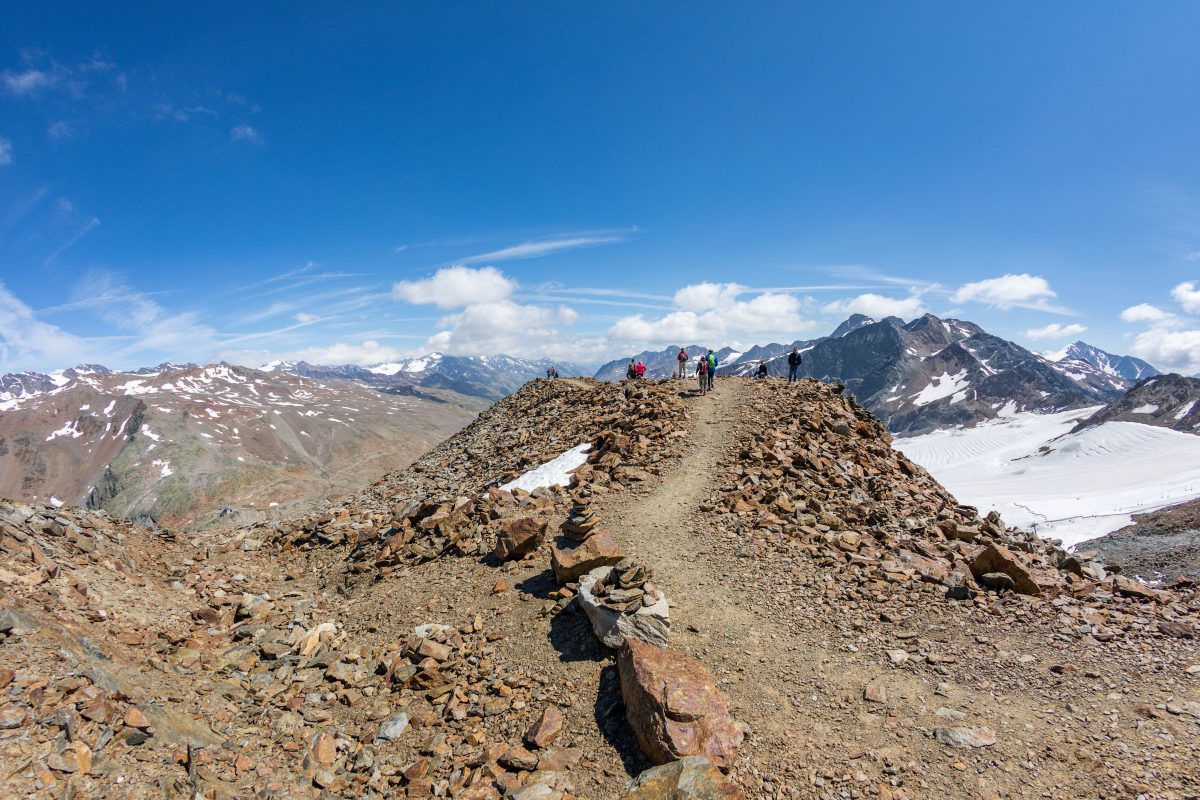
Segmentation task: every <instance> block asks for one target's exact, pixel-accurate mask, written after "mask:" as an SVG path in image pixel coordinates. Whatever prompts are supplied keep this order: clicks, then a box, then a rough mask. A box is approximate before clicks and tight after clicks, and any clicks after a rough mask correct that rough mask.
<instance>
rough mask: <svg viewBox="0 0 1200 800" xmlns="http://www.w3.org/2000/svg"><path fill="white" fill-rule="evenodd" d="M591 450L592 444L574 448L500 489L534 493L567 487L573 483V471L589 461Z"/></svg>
mask: <svg viewBox="0 0 1200 800" xmlns="http://www.w3.org/2000/svg"><path fill="white" fill-rule="evenodd" d="M591 449H592V446H591V445H590V444H581V445H579V446H578V447H572V448H571V449H570V450H568V451H567V452H565V453H563V454H562V455H561V456H559V457H558V458H556V459H554V460H552V461H547V462H546V463H545V464H542V465H541V466H540V467H535V468H534V469H531V470H529V472H526V473H525V474H524V475H522V476H521V477H519V478H517V479H516V480H515V481H509V482H508V483H506V484H504V485H503V486H501V487H500V488H501V489H504V490H505V491H512V490H513V489H524V490H525V491H527V492H532V491H533V490H534V489H538V488H542V487H549V486H555V485H557V486H563V487H565V486H567V485H568V484H570V482H571V470H573V469H578V468H579V467H581V466H583V465H584V463H585V462H586V461H587V452H588V450H591Z"/></svg>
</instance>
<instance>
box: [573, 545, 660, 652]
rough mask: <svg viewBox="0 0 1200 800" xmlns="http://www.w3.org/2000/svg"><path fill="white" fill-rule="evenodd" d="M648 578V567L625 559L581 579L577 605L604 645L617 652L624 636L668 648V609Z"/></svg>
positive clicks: (595, 570)
mask: <svg viewBox="0 0 1200 800" xmlns="http://www.w3.org/2000/svg"><path fill="white" fill-rule="evenodd" d="M650 576H651V573H650V569H649V567H647V566H645V565H644V564H641V563H639V562H637V561H634V560H632V559H628V558H626V559H622V560H621V561H620V562H618V563H617V565H616V566H614V567H599V568H598V569H594V570H592V571H591V572H589V573H588V574H587V575H584V576H583V577H582V578H580V580H579V604H580V606H581V607H582V608H583V611H584V613H585V614H587V617H588V620H589V621H590V622H591V624H592V630H593V631H594V632H595V634H596V636H597V638H599V639H600V641H601V642H603V643H604V644H605V646H607V647H611V648H613V649H616V648H618V647H620V646H621V645H622V644H624V642H625V638H626V637H630V638H633V639H638V640H640V641H643V642H647V643H649V644H653V645H657V646H658V647H666V646H667V640H668V637H669V636H670V633H671V609H670V605H669V603H668V602H667V598H666V595H664V594H663V593H662V591H660V590H659V589H658V588H656V587H655V586H654V584H653V583H652V582H651V581H650Z"/></svg>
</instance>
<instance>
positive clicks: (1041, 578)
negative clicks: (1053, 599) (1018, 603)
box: [971, 544, 1058, 597]
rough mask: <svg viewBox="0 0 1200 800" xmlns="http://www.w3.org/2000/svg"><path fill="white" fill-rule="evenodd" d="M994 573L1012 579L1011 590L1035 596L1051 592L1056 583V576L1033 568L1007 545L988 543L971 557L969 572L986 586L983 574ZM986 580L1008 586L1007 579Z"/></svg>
mask: <svg viewBox="0 0 1200 800" xmlns="http://www.w3.org/2000/svg"><path fill="white" fill-rule="evenodd" d="M996 573H1001V574H1004V575H1007V576H1008V577H1009V578H1011V579H1012V584H1013V585H1012V589H1013V591H1016V592H1019V593H1020V594H1028V595H1033V596H1035V597H1038V596H1042V595H1049V594H1052V593H1053V591H1054V589H1055V588H1056V587H1057V584H1058V581H1057V579H1056V577H1054V576H1050V575H1046V574H1042V573H1040V572H1038V571H1037V570H1035V569H1033V568H1032V567H1030V566H1029V565H1027V564H1026V563H1025V562H1024V561H1022V560H1021V559H1020V558H1019V557H1018V556H1017V555H1016V554H1014V553H1013V552H1012V551H1011V550H1009V549H1008V548H1007V547H1003V546H1001V545H998V544H989V545H987V546H986V547H984V548H983V549H982V550H980V551H979V553H978V554H977V555H976V556H975V557H974V558H973V559H971V574H972V575H974V576H975V580H977V581H979V583H980V584H981V585H984V586H988V585H989V583H988V582H987V581H985V580H984V578H985V576H994V575H995V574H996ZM988 580H990V581H991V584H992V585H995V584H1000V583H1003V584H1004V588H1008V584H1007V581H1001V580H1000V579H999V578H995V577H989V578H988Z"/></svg>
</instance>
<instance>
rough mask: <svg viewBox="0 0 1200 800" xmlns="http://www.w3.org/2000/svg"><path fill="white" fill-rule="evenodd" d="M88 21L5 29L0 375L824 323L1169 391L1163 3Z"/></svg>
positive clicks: (1197, 64)
mask: <svg viewBox="0 0 1200 800" xmlns="http://www.w3.org/2000/svg"><path fill="white" fill-rule="evenodd" d="M123 5H124V7H123V10H122V11H120V12H116V13H114V12H113V11H112V10H111V9H104V8H99V7H97V6H96V5H95V4H83V3H80V4H60V3H43V4H30V3H27V4H24V5H23V7H20V8H15V9H10V10H7V11H6V12H5V24H4V25H3V26H2V28H0V371H7V370H12V369H27V368H31V369H43V370H48V369H54V368H59V367H63V366H67V365H70V364H73V363H75V362H78V361H85V360H86V361H101V362H104V363H107V364H109V365H110V366H113V367H128V366H135V365H141V364H147V363H155V362H157V361H160V360H164V359H174V360H182V359H191V360H202V361H209V360H216V359H227V360H231V361H235V362H239V363H246V364H251V365H255V364H259V363H263V362H265V361H268V360H271V359H273V358H280V357H283V358H296V357H303V358H307V359H309V360H313V361H320V362H325V363H331V362H357V363H374V362H378V361H383V360H389V359H392V358H397V357H400V356H402V355H405V354H415V353H420V352H425V351H427V350H430V349H439V350H443V351H449V352H460V353H494V352H509V353H511V354H514V355H547V356H550V357H553V358H558V359H564V360H565V359H570V360H574V361H578V362H584V363H596V362H598V361H600V360H603V359H606V358H609V357H613V356H617V355H620V354H622V353H626V352H631V351H636V350H640V349H642V348H643V347H646V346H653V347H661V346H665V345H666V344H670V343H672V342H679V341H681V340H686V341H687V342H689V343H690V342H696V343H703V344H708V345H712V346H720V345H724V344H738V343H740V344H748V343H753V342H765V341H772V340H774V341H781V340H782V341H790V340H792V339H795V338H809V337H813V336H816V335H820V334H823V333H827V332H828V331H829V330H830V329H832V327H833V326H834V325H836V324H837V322H838V321H840V320H841V319H842V318H844V317H845V316H846V315H847V314H848V313H850V312H853V311H863V312H866V313H870V314H872V315H875V316H881V315H884V314H887V313H895V314H898V315H900V316H903V317H906V318H911V317H913V316H915V315H918V314H920V313H923V312H925V311H931V312H933V313H936V314H939V315H955V316H959V317H961V318H964V319H970V320H973V321H976V322H979V323H980V324H982V325H984V326H985V327H986V328H988V329H989V330H992V331H993V332H995V333H998V334H1001V335H1004V336H1006V337H1009V338H1013V339H1015V340H1016V341H1018V342H1021V343H1022V344H1025V345H1027V346H1029V347H1032V348H1034V349H1037V350H1052V349H1056V348H1058V347H1061V346H1062V345H1063V344H1065V343H1067V342H1069V341H1071V340H1073V339H1075V338H1083V339H1085V340H1087V341H1089V342H1092V343H1093V344H1097V345H1100V346H1102V347H1104V348H1106V349H1109V350H1113V351H1116V352H1121V353H1125V352H1133V353H1136V354H1138V355H1141V356H1143V357H1145V358H1147V359H1149V360H1150V361H1151V362H1153V363H1155V364H1156V365H1159V366H1161V367H1163V368H1170V369H1180V370H1187V371H1190V372H1195V371H1197V370H1200V289H1198V288H1197V283H1200V159H1198V158H1197V156H1196V143H1197V142H1200V82H1198V81H1197V80H1196V76H1197V75H1200V48H1197V47H1195V40H1194V32H1195V31H1196V30H1198V29H1200V6H1196V5H1195V4H1187V3H1170V4H1168V3H1157V2H1150V3H1141V4H1132V3H1107V2H1087V3H1071V2H1063V3H1054V4H1044V3H1020V2H1012V3H1003V4H999V3H996V4H976V3H958V2H945V3H942V2H919V3H882V2H881V3H853V2H849V3H847V2H836V3H835V2H829V3H797V2H787V3H745V4H732V3H703V2H702V3H694V2H689V3H674V4H672V3H599V4H551V3H503V4H501V3H456V4H444V3H428V4H421V3H406V4H377V5H363V4H354V5H351V6H348V7H347V9H338V10H336V11H331V10H329V8H327V7H325V6H323V5H317V4H305V3H288V4H282V3H279V4H267V3H262V4H250V7H248V6H247V4H217V3H213V4H206V5H207V6H208V7H207V8H206V9H190V8H186V7H181V6H178V5H177V4H173V5H171V6H165V5H163V4H159V3H154V4H145V5H142V6H140V7H139V6H138V5H137V4H132V3H131V4H123ZM391 6H396V7H391Z"/></svg>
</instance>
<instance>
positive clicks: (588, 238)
mask: <svg viewBox="0 0 1200 800" xmlns="http://www.w3.org/2000/svg"><path fill="white" fill-rule="evenodd" d="M636 232H637V228H630V229H629V230H619V231H599V232H595V233H585V234H568V235H563V236H555V237H549V238H545V239H533V240H530V241H527V242H521V243H520V244H514V245H509V246H508V247H502V248H500V249H499V250H492V251H489V252H487V253H477V254H475V255H472V256H467V257H466V258H460V259H456V260H457V261H458V262H459V263H462V264H480V263H484V262H491V261H517V260H522V259H528V258H542V257H543V256H551V255H556V254H558V253H565V252H567V251H569V250H580V249H583V248H588V247H601V246H603V245H608V244H617V243H619V242H624V241H627V240H628V239H629V237H630V236H631V235H632V234H634V233H636Z"/></svg>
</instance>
